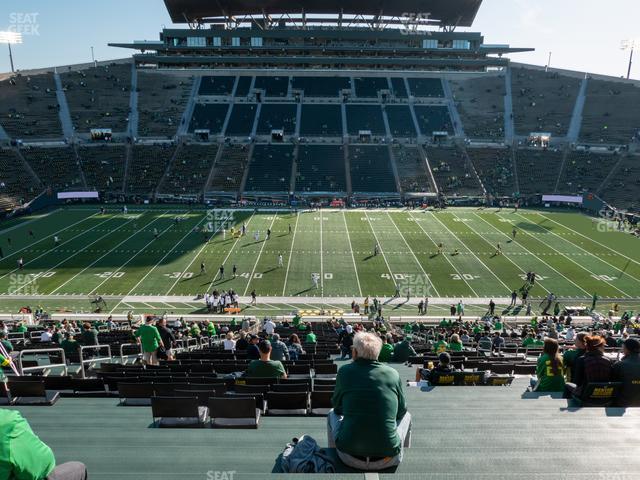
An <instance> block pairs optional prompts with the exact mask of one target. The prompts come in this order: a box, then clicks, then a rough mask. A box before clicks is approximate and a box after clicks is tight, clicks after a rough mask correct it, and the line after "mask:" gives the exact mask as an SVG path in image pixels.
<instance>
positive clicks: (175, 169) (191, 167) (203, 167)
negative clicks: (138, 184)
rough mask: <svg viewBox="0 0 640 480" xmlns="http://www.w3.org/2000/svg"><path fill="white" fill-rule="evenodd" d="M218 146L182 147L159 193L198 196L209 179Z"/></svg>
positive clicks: (187, 145) (186, 145)
mask: <svg viewBox="0 0 640 480" xmlns="http://www.w3.org/2000/svg"><path fill="white" fill-rule="evenodd" d="M217 151H218V146H217V145H189V144H185V145H181V146H180V148H179V149H178V151H177V152H176V156H175V159H174V161H173V164H172V165H171V168H170V169H169V172H168V173H167V176H166V178H165V179H164V181H163V183H162V188H161V189H160V191H159V193H166V194H173V195H196V194H198V193H199V192H201V191H202V189H203V188H204V185H205V183H206V181H207V178H208V177H209V172H210V171H211V167H212V166H213V162H214V160H215V158H216V152H217Z"/></svg>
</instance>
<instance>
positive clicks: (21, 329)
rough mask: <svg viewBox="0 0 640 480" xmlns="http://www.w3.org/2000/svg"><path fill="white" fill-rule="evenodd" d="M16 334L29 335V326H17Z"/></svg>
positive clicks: (20, 324)
mask: <svg viewBox="0 0 640 480" xmlns="http://www.w3.org/2000/svg"><path fill="white" fill-rule="evenodd" d="M16 332H18V333H27V326H26V325H25V324H24V323H19V324H18V325H16Z"/></svg>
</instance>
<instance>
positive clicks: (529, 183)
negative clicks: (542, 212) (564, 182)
mask: <svg viewBox="0 0 640 480" xmlns="http://www.w3.org/2000/svg"><path fill="white" fill-rule="evenodd" d="M516 165H517V168H518V180H519V184H520V193H521V194H523V195H530V194H536V193H540V194H549V193H553V191H554V189H555V186H556V182H557V180H558V175H560V168H561V167H562V152H554V151H543V150H533V149H532V150H527V149H525V150H517V151H516Z"/></svg>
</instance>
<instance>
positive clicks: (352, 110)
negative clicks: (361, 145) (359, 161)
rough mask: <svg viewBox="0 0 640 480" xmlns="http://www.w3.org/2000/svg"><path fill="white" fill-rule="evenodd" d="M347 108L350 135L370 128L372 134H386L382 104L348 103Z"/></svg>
mask: <svg viewBox="0 0 640 480" xmlns="http://www.w3.org/2000/svg"><path fill="white" fill-rule="evenodd" d="M346 109H347V126H348V131H349V134H350V135H358V132H360V131H361V130H369V131H370V132H371V134H372V135H379V136H384V135H386V130H385V128H384V120H383V118H382V109H381V108H380V105H377V104H376V105H352V104H348V105H347V106H346Z"/></svg>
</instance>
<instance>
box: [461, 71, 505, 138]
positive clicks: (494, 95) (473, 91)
mask: <svg viewBox="0 0 640 480" xmlns="http://www.w3.org/2000/svg"><path fill="white" fill-rule="evenodd" d="M450 84H451V91H452V93H453V97H454V100H455V102H456V108H457V109H458V113H459V115H460V120H461V121H462V123H463V125H464V133H465V135H466V136H467V137H469V138H481V139H489V140H500V139H502V138H504V95H505V90H506V89H505V84H504V76H502V75H491V76H480V77H473V78H469V79H465V80H451V81H450Z"/></svg>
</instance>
